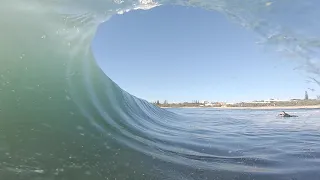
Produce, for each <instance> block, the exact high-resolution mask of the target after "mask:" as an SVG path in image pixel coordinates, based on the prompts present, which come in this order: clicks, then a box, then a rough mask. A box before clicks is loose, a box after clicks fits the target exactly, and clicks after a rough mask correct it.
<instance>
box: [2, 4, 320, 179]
mask: <svg viewBox="0 0 320 180" xmlns="http://www.w3.org/2000/svg"><path fill="white" fill-rule="evenodd" d="M160 5H181V6H192V7H199V8H204V9H207V10H209V11H218V12H221V13H223V14H225V15H226V16H228V17H229V19H230V20H232V21H234V22H235V23H238V24H239V25H241V26H244V27H246V28H247V29H248V30H250V31H254V32H256V33H257V34H259V35H260V37H261V41H260V43H261V44H263V45H265V46H268V47H274V48H275V49H276V50H278V51H281V52H282V53H284V55H286V56H288V55H289V56H290V57H292V58H294V59H297V60H300V61H301V65H302V66H303V67H304V69H305V70H307V71H308V72H310V73H311V74H312V78H313V79H314V80H315V81H316V79H317V76H318V75H319V74H320V72H319V69H320V66H319V61H318V60H317V58H318V57H317V55H318V51H319V44H320V41H319V40H320V37H319V35H318V34H317V32H318V31H317V30H319V26H318V25H319V24H318V23H317V22H316V21H317V20H316V18H315V17H318V16H317V14H319V12H320V11H319V8H318V6H317V1H316V0H305V1H290V0H284V1H267V0H260V1H257V0H242V1H235V0H189V1H184V0H173V1H167V0H163V1H153V0H139V1H131V0H114V1H111V0H94V1H91V0H80V1H79V0H77V1H75V0H55V1H40V0H28V1H25V0H3V1H2V2H1V6H0V12H1V13H0V14H1V16H0V27H1V33H0V39H1V41H0V63H1V65H0V75H1V77H0V79H1V83H0V98H1V99H0V100H1V101H0V125H1V126H0V135H1V136H0V138H1V139H2V142H1V144H0V152H3V153H2V154H4V155H3V156H2V155H1V156H0V160H1V162H2V163H0V174H2V175H3V177H17V174H16V173H17V172H19V173H20V174H21V173H25V174H27V175H29V176H27V177H30V178H31V177H34V176H33V175H32V174H42V176H44V174H46V175H48V174H51V175H52V176H54V175H56V174H61V173H63V171H62V170H61V169H60V170H59V171H57V170H56V169H55V168H56V167H57V166H59V165H60V166H63V167H64V168H66V167H69V168H71V167H73V168H75V167H76V166H75V164H77V163H78V165H81V166H82V167H85V168H87V169H91V171H86V175H92V169H95V171H96V172H99V173H95V175H94V177H95V176H96V177H100V176H99V175H101V174H103V173H102V171H103V169H104V168H106V167H107V166H108V165H107V164H103V163H104V162H106V161H107V159H108V158H111V157H108V158H106V156H107V155H102V154H103V153H102V152H101V147H102V146H103V148H106V147H107V148H106V150H105V151H106V152H109V155H110V154H113V155H114V154H115V153H116V152H115V151H114V150H115V149H117V148H119V149H120V148H129V149H133V150H135V152H137V153H138V154H139V153H142V154H145V155H148V156H150V157H153V158H155V159H159V160H161V161H164V162H172V163H175V164H179V165H183V166H191V167H192V168H196V169H207V170H217V171H231V172H242V173H256V174H280V173H289V172H291V171H294V170H297V169H293V170H292V169H290V168H289V167H288V168H287V169H286V168H282V169H278V168H269V167H267V166H268V164H276V163H278V162H276V160H271V159H268V160H267V159H264V158H263V157H261V158H252V157H250V156H240V155H239V154H233V155H230V150H229V148H227V147H219V146H218V145H217V146H216V147H213V146H212V145H208V144H207V141H201V140H199V139H198V138H195V139H192V137H198V136H200V134H199V132H196V131H194V127H193V126H194V124H192V117H187V116H184V115H179V114H175V113H172V112H169V111H166V110H164V109H159V108H157V107H155V106H153V105H151V104H149V103H148V102H146V101H144V100H141V99H139V98H136V97H134V96H132V95H130V94H129V93H127V92H125V91H124V90H122V89H121V88H120V87H119V86H118V85H117V84H115V83H114V82H113V81H112V80H111V79H109V78H108V77H107V76H106V75H105V74H104V73H103V72H102V71H101V69H100V68H99V67H98V65H97V64H96V61H95V60H94V58H93V55H92V52H91V41H92V39H93V37H94V35H95V32H96V30H97V28H98V26H99V24H101V23H104V22H106V21H108V19H109V18H110V17H112V16H113V15H115V14H124V13H126V12H128V11H131V10H137V9H144V10H148V9H151V8H154V7H157V6H160ZM301 12H303V14H302V13H301ZM299 13H300V14H299ZM293 15H294V16H293ZM293 17H296V18H295V19H294V20H293V19H292V18H293ZM309 17H311V18H309ZM289 22H290V23H292V22H294V23H296V24H290V23H289ZM208 23H214V22H208ZM298 23H301V24H303V25H304V26H298V25H297V24H298ZM185 124H191V125H190V126H187V125H185ZM186 137H190V139H188V141H187V140H186ZM76 139H77V140H76ZM90 143H92V144H90ZM105 143H107V144H108V143H110V144H112V143H115V144H118V145H114V146H111V145H106V144H105ZM212 143H214V142H212ZM71 146H73V147H71ZM110 146H111V148H110ZM35 147H37V148H35ZM115 147H117V148H115ZM76 148H78V150H79V153H77V152H76V150H75V149H76ZM99 149H100V150H99ZM225 151H226V152H229V153H223V152H225ZM35 152H38V155H37V156H36V157H34V153H35ZM213 152H214V153H213ZM123 153H124V152H123ZM231 154H232V153H231ZM40 156H41V157H40ZM91 156H97V157H98V160H97V159H95V162H93V161H89V160H88V159H89V158H90V157H91ZM44 157H45V158H44ZM51 157H52V158H51ZM53 157H54V158H53ZM75 157H77V160H74V161H72V162H71V160H65V159H68V158H69V159H75ZM112 158H113V159H112ZM112 158H111V159H112V160H110V159H109V161H108V162H112V163H115V162H117V161H120V160H119V159H118V160H117V159H116V158H115V157H112ZM131 158H133V157H131ZM43 159H46V160H43ZM240 160H241V161H242V163H241V164H237V163H236V162H239V161H240ZM58 161H61V164H59V163H58ZM76 161H77V162H76ZM48 162H50V163H49V164H50V165H48ZM98 163H100V164H98ZM57 164H59V165H57ZM252 164H255V167H254V168H253V167H252ZM109 165H110V164H109ZM275 167H277V166H275ZM51 169H55V170H51ZM80 169H81V168H80ZM298 170H301V169H298ZM10 172H14V173H13V174H15V175H12V174H11V173H10ZM26 172H28V173H26ZM55 173H56V174H55ZM92 176H93V175H92ZM74 177H76V176H74ZM101 177H102V175H101ZM78 178H80V179H81V178H83V177H81V176H80V175H79V177H78Z"/></svg>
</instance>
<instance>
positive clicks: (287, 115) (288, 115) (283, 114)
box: [279, 111, 298, 117]
mask: <svg viewBox="0 0 320 180" xmlns="http://www.w3.org/2000/svg"><path fill="white" fill-rule="evenodd" d="M279 116H281V117H298V116H296V115H290V114H288V113H286V112H284V111H282V112H281V113H280V114H279Z"/></svg>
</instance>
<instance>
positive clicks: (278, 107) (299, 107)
mask: <svg viewBox="0 0 320 180" xmlns="http://www.w3.org/2000/svg"><path fill="white" fill-rule="evenodd" d="M160 108H164V109H166V108H182V109H188V108H204V109H206V108H209V109H255V110H268V109H320V105H312V106H261V107H160Z"/></svg>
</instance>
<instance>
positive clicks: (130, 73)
mask: <svg viewBox="0 0 320 180" xmlns="http://www.w3.org/2000/svg"><path fill="white" fill-rule="evenodd" d="M257 40H258V37H257V36H256V35H255V34H254V33H253V32H250V31H248V30H245V29H244V28H242V27H240V26H238V25H237V24H234V23H232V22H230V21H229V20H227V18H226V17H225V16H223V15H222V14H219V13H216V12H208V11H205V10H202V9H195V8H186V7H173V6H170V7H169V6H167V7H159V8H154V9H152V10H149V11H133V12H129V13H126V14H124V15H117V16H114V17H113V18H112V19H111V20H110V21H108V22H107V23H105V24H102V25H101V26H100V28H99V30H98V32H97V35H96V38H95V39H94V41H93V51H94V55H95V57H96V59H97V62H98V63H99V65H100V66H101V68H102V69H103V70H104V72H105V73H106V74H107V75H108V76H109V77H110V78H111V79H113V80H114V81H115V82H116V83H117V84H119V85H120V87H122V88H123V89H124V90H126V91H128V92H130V93H131V94H133V95H135V96H138V97H141V98H143V99H146V100H149V101H154V100H158V99H159V100H161V101H162V100H165V99H166V100H169V101H191V100H210V101H229V102H235V101H244V100H260V99H269V98H279V99H288V98H303V97H304V91H305V90H307V89H308V88H309V87H311V88H312V86H313V85H312V84H310V83H309V84H308V83H306V76H305V75H304V74H303V72H302V71H294V70H293V69H294V68H295V67H296V66H297V64H293V63H292V62H291V61H290V60H285V59H284V58H283V57H281V56H280V55H278V54H276V53H272V52H270V51H265V50H264V47H262V46H259V45H257V44H256V42H257ZM309 96H310V97H314V93H312V92H311V91H310V92H309Z"/></svg>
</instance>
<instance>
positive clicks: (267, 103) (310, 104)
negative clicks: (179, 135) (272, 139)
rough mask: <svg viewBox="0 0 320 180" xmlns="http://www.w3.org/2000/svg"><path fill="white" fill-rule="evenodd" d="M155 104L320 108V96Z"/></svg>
mask: <svg viewBox="0 0 320 180" xmlns="http://www.w3.org/2000/svg"><path fill="white" fill-rule="evenodd" d="M152 103H153V104H154V105H156V106H159V107H162V108H206V107H209V108H210V107H211V108H257V109H259V108H262V109H268V108H270V109H275V108H320V96H317V98H316V99H309V96H308V93H307V91H306V92H305V96H304V98H303V99H290V100H279V99H269V100H256V101H251V102H237V103H228V102H210V101H206V100H202V101H198V100H194V101H192V102H171V103H170V102H168V101H167V100H165V101H163V102H160V101H159V100H157V101H155V102H152Z"/></svg>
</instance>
